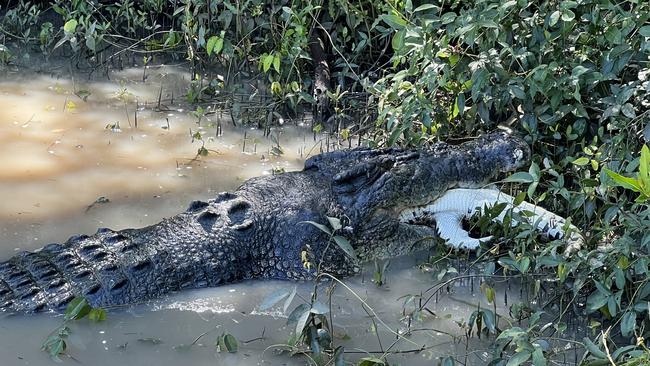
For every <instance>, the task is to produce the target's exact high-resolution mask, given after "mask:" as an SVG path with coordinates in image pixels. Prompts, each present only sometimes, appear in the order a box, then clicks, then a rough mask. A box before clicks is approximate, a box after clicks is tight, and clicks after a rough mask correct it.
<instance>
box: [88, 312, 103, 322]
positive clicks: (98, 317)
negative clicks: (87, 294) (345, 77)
mask: <svg viewBox="0 0 650 366" xmlns="http://www.w3.org/2000/svg"><path fill="white" fill-rule="evenodd" d="M88 319H90V320H92V321H95V322H103V321H104V320H106V310H104V309H92V310H90V313H88Z"/></svg>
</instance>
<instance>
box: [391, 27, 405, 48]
mask: <svg viewBox="0 0 650 366" xmlns="http://www.w3.org/2000/svg"><path fill="white" fill-rule="evenodd" d="M405 37H406V30H405V29H402V30H398V31H397V32H395V34H394V35H393V39H392V40H391V43H390V44H391V46H392V47H393V50H394V51H399V50H400V49H402V47H404V38H405Z"/></svg>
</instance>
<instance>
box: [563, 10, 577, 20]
mask: <svg viewBox="0 0 650 366" xmlns="http://www.w3.org/2000/svg"><path fill="white" fill-rule="evenodd" d="M575 18H576V15H575V13H573V12H572V11H571V10H568V9H566V10H564V11H562V20H563V21H565V22H570V21H572V20H573V19H575Z"/></svg>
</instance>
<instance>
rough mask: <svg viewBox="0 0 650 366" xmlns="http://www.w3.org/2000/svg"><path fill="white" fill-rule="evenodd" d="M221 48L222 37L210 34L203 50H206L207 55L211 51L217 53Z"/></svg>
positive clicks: (210, 53) (209, 54)
mask: <svg viewBox="0 0 650 366" xmlns="http://www.w3.org/2000/svg"><path fill="white" fill-rule="evenodd" d="M222 49H223V38H221V37H217V36H212V37H210V38H209V39H208V43H207V44H206V46H205V50H206V51H207V52H208V56H211V55H212V53H214V54H215V55H218V54H219V52H221V50H222Z"/></svg>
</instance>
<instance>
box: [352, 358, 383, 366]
mask: <svg viewBox="0 0 650 366" xmlns="http://www.w3.org/2000/svg"><path fill="white" fill-rule="evenodd" d="M384 365H386V363H385V362H384V361H382V360H380V359H378V358H376V357H363V358H362V359H360V360H359V365H358V366H384Z"/></svg>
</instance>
